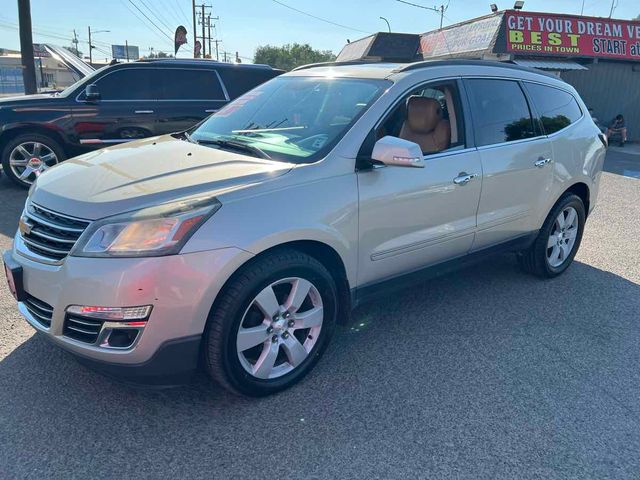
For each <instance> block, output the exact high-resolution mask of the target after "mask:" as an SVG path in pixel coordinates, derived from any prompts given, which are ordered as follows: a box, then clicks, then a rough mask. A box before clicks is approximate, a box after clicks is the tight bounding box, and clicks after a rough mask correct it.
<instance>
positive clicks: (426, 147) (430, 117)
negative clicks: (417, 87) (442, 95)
mask: <svg viewBox="0 0 640 480" xmlns="http://www.w3.org/2000/svg"><path fill="white" fill-rule="evenodd" d="M400 138H403V139H405V140H409V141H411V142H415V143H417V144H418V145H420V147H421V148H422V151H423V152H424V153H435V152H440V151H442V150H445V149H447V148H449V145H450V144H451V125H449V121H448V120H446V119H444V118H442V107H441V106H440V102H438V101H437V100H436V99H434V98H427V97H420V96H414V97H409V99H408V100H407V119H406V120H405V121H404V123H403V124H402V128H401V129H400Z"/></svg>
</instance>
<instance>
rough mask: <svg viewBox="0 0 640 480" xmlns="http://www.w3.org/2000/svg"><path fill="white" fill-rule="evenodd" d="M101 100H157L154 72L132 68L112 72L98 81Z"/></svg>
mask: <svg viewBox="0 0 640 480" xmlns="http://www.w3.org/2000/svg"><path fill="white" fill-rule="evenodd" d="M96 85H97V87H98V91H99V92H100V98H101V99H102V100H103V101H109V100H155V98H156V97H157V91H156V89H155V88H154V82H153V71H152V70H151V69H148V68H132V69H127V70H117V71H115V72H111V73H109V74H107V75H105V76H104V77H102V78H100V79H99V80H98V81H96Z"/></svg>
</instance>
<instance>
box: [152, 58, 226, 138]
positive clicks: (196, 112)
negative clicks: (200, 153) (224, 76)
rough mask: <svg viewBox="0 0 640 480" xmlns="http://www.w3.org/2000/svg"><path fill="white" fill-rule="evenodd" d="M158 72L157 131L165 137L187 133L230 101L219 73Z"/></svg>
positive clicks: (173, 69)
mask: <svg viewBox="0 0 640 480" xmlns="http://www.w3.org/2000/svg"><path fill="white" fill-rule="evenodd" d="M156 72H157V73H156V80H155V81H156V84H157V86H158V88H159V90H160V94H159V99H158V102H157V107H156V110H157V113H158V126H157V130H158V132H160V133H162V134H164V133H173V132H180V131H183V130H187V129H188V128H191V127H192V126H193V125H195V124H196V123H198V122H199V121H201V120H202V119H204V118H206V117H208V116H209V115H211V114H212V113H215V112H217V111H218V110H219V109H221V108H222V107H223V106H225V105H226V104H227V102H228V101H229V95H228V93H227V91H226V89H225V87H224V85H223V83H222V81H221V79H220V76H219V75H218V72H217V71H216V70H213V69H210V68H206V69H205V68H176V67H166V68H158V69H157V70H156Z"/></svg>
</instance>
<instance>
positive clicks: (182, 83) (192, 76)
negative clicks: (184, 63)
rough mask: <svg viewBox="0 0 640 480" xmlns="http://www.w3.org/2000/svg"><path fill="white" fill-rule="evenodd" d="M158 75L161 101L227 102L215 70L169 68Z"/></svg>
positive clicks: (160, 71)
mask: <svg viewBox="0 0 640 480" xmlns="http://www.w3.org/2000/svg"><path fill="white" fill-rule="evenodd" d="M158 73H159V75H158V81H159V82H160V91H161V94H160V99H161V100H225V96H224V91H223V90H222V85H220V81H219V80H218V76H217V75H216V72H215V71H213V70H187V69H182V68H167V69H163V70H159V71H158Z"/></svg>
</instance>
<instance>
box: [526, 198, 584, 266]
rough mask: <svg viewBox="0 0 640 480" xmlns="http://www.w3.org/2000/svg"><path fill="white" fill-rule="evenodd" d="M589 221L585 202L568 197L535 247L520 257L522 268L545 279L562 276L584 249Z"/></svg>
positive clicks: (557, 206) (555, 209)
mask: <svg viewBox="0 0 640 480" xmlns="http://www.w3.org/2000/svg"><path fill="white" fill-rule="evenodd" d="M585 221H586V213H585V208H584V203H583V202H582V199H581V198H580V197H578V196H577V195H575V194H572V193H565V194H564V195H563V196H562V197H560V200H558V201H557V202H556V204H555V205H554V207H553V208H552V209H551V212H549V215H548V216H547V218H546V220H545V221H544V224H543V225H542V228H541V229H540V232H539V234H538V236H537V237H536V240H535V241H534V242H533V245H531V247H530V248H528V249H527V250H524V251H523V252H520V253H519V254H518V261H519V263H520V266H521V267H522V268H523V269H524V270H525V271H526V272H528V273H532V274H534V275H537V276H538V277H542V278H553V277H556V276H558V275H560V274H561V273H562V272H564V271H565V270H566V269H567V268H569V265H571V263H572V262H573V259H574V257H575V256H576V253H577V252H578V248H580V242H581V241H582V233H583V231H584V224H585Z"/></svg>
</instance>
